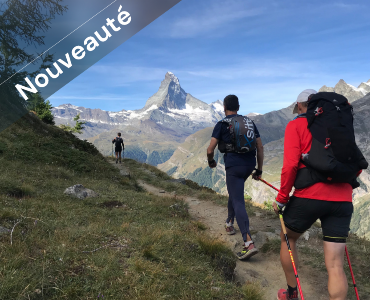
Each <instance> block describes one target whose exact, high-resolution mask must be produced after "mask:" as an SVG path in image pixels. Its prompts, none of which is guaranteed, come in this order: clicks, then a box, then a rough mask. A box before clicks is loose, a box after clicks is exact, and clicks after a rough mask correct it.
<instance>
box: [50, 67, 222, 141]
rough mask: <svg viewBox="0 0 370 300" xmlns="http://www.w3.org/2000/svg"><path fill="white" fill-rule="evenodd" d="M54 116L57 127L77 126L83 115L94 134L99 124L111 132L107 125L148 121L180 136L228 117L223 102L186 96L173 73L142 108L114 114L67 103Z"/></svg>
mask: <svg viewBox="0 0 370 300" xmlns="http://www.w3.org/2000/svg"><path fill="white" fill-rule="evenodd" d="M53 114H54V117H55V120H56V123H57V124H66V123H73V118H74V117H75V116H76V115H77V114H80V117H81V119H82V120H84V121H86V122H88V123H90V124H87V126H92V127H94V129H95V130H94V134H96V132H99V131H100V128H99V126H100V125H99V124H104V125H106V126H103V127H102V128H101V131H102V132H103V131H106V130H107V126H108V127H109V126H110V128H112V127H117V125H120V126H129V125H135V124H136V125H138V124H137V122H143V121H146V120H150V121H153V122H155V123H156V124H158V125H161V126H163V127H167V128H171V129H175V130H177V131H178V132H179V134H180V135H182V134H183V133H184V132H186V134H188V133H189V134H191V133H193V132H195V131H197V130H200V129H203V128H205V127H209V126H214V124H215V123H216V122H217V121H219V120H221V119H222V118H223V117H224V115H223V104H222V102H221V101H220V100H218V101H216V102H214V103H211V104H210V105H208V104H207V103H205V102H203V101H201V100H199V99H197V98H195V97H193V96H192V95H191V94H189V93H186V92H185V91H184V90H183V88H182V87H181V85H180V81H179V79H178V78H177V77H176V76H175V75H174V74H173V73H172V72H167V73H166V75H165V78H164V80H163V81H162V82H161V85H160V87H159V89H158V91H157V92H156V93H155V94H154V95H153V96H151V97H150V98H149V99H148V100H147V102H146V104H145V106H144V107H143V108H142V109H138V110H122V111H119V112H111V111H104V110H101V109H90V108H84V107H82V106H80V107H77V106H75V105H71V104H64V105H60V106H58V107H55V108H53ZM85 135H89V134H88V133H85ZM88 137H89V136H88Z"/></svg>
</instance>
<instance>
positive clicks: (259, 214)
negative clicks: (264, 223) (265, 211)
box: [254, 211, 262, 217]
mask: <svg viewBox="0 0 370 300" xmlns="http://www.w3.org/2000/svg"><path fill="white" fill-rule="evenodd" d="M254 214H255V215H256V217H260V216H262V213H260V212H257V211H255V212H254Z"/></svg>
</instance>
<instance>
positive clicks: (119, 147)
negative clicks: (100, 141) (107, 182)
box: [112, 132, 125, 164]
mask: <svg viewBox="0 0 370 300" xmlns="http://www.w3.org/2000/svg"><path fill="white" fill-rule="evenodd" d="M112 143H113V144H115V152H116V164H117V163H118V159H119V163H121V160H122V158H121V153H122V151H123V150H125V144H124V143H123V139H122V137H121V133H120V132H118V133H117V137H115V138H114V139H113V140H112Z"/></svg>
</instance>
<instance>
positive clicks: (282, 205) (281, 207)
mask: <svg viewBox="0 0 370 300" xmlns="http://www.w3.org/2000/svg"><path fill="white" fill-rule="evenodd" d="M275 203H276V205H277V206H278V207H279V209H280V210H282V209H283V208H284V207H285V204H283V203H280V202H279V201H277V200H275Z"/></svg>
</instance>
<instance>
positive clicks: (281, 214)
mask: <svg viewBox="0 0 370 300" xmlns="http://www.w3.org/2000/svg"><path fill="white" fill-rule="evenodd" d="M279 219H280V223H281V228H282V229H283V233H284V237H285V241H286V244H287V246H288V251H289V256H290V260H291V261H292V266H293V270H294V275H295V278H296V279H297V285H298V290H299V294H300V295H301V299H302V300H304V297H303V292H302V288H301V283H300V281H299V277H298V272H297V268H296V267H295V262H294V258H293V253H292V249H291V248H290V244H289V239H288V234H287V232H286V228H285V224H284V220H283V212H282V211H281V210H279Z"/></svg>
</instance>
